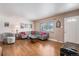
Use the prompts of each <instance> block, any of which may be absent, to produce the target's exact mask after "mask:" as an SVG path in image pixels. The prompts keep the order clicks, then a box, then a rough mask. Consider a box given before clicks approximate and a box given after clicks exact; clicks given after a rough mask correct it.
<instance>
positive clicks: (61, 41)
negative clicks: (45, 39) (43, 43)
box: [49, 39, 64, 43]
mask: <svg viewBox="0 0 79 59" xmlns="http://www.w3.org/2000/svg"><path fill="white" fill-rule="evenodd" d="M49 40H51V41H56V42H60V43H64V42H62V41H58V40H56V39H49Z"/></svg>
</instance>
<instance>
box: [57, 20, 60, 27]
mask: <svg viewBox="0 0 79 59" xmlns="http://www.w3.org/2000/svg"><path fill="white" fill-rule="evenodd" d="M60 27H61V22H60V21H59V20H58V21H57V22H56V28H60Z"/></svg>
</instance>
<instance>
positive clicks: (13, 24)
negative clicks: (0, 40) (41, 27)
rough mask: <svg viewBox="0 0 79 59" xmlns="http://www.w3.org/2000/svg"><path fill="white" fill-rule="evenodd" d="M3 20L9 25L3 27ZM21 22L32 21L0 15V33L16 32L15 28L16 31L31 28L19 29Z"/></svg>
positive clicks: (28, 22)
mask: <svg viewBox="0 0 79 59" xmlns="http://www.w3.org/2000/svg"><path fill="white" fill-rule="evenodd" d="M5 22H9V25H10V26H9V27H4V23H5ZM21 23H24V24H32V21H29V20H26V19H23V18H20V17H8V16H0V34H2V33H4V32H12V33H16V30H18V32H21V31H29V30H32V29H31V28H30V27H29V28H24V29H21V28H20V24H21Z"/></svg>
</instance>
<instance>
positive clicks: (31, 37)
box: [0, 3, 79, 56]
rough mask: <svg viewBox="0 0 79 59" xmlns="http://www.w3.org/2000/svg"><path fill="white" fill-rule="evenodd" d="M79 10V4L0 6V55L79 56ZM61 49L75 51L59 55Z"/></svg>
mask: <svg viewBox="0 0 79 59" xmlns="http://www.w3.org/2000/svg"><path fill="white" fill-rule="evenodd" d="M78 6H79V4H78V3H29V4H28V3H23V4H22V3H19V4H17V3H15V4H9V3H3V4H0V46H1V47H0V55H1V56H62V55H70V56H72V55H79V53H78V51H79V46H78V44H79V40H78V38H79V37H78V35H79V34H78V33H79V31H78V29H79V28H78V26H77V25H79V23H78V22H79V21H78V19H79V7H78ZM60 7H61V8H60ZM74 19H76V22H75V20H74ZM72 23H73V24H72ZM70 24H71V25H70ZM70 28H71V30H70ZM75 28H76V29H77V30H75ZM72 29H73V30H72ZM65 32H66V33H65ZM69 33H70V34H69ZM72 34H73V35H72ZM75 35H76V36H75ZM66 42H67V43H66ZM65 43H66V44H65ZM64 45H66V46H68V47H67V49H65V48H64ZM69 45H70V46H69ZM71 46H72V47H71ZM69 47H71V48H69ZM73 47H75V48H73ZM6 48H7V49H6ZM63 48H64V51H65V50H68V51H70V52H73V51H75V50H77V51H76V52H74V53H70V52H68V53H67V51H66V52H62V51H63ZM61 50H62V51H61ZM72 50H73V51H72Z"/></svg>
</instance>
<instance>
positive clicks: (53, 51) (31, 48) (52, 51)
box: [2, 40, 62, 56]
mask: <svg viewBox="0 0 79 59" xmlns="http://www.w3.org/2000/svg"><path fill="white" fill-rule="evenodd" d="M61 46H62V44H61V43H58V42H54V41H40V40H37V41H35V43H31V42H30V41H29V40H16V43H14V44H10V45H6V44H4V45H3V46H2V47H3V52H2V53H3V56H59V55H60V47H61Z"/></svg>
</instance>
